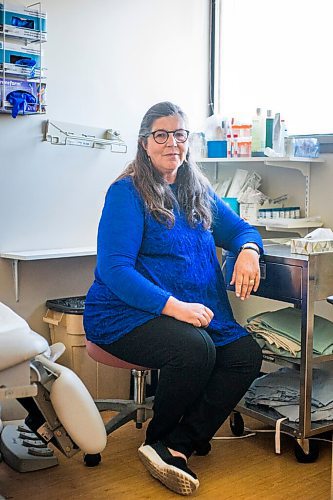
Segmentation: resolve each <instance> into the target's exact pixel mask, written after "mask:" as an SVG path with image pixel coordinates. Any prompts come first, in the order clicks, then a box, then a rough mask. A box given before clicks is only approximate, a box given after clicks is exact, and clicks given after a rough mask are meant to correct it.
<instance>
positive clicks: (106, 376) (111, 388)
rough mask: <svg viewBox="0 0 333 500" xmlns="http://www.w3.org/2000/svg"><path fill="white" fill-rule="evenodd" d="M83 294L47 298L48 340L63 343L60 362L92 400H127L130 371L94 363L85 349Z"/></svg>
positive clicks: (46, 321) (45, 317) (45, 319)
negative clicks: (74, 376)
mask: <svg viewBox="0 0 333 500" xmlns="http://www.w3.org/2000/svg"><path fill="white" fill-rule="evenodd" d="M84 303H85V297H68V298H62V299H54V300H48V301H47V302H46V306H47V307H48V310H47V312H46V314H45V316H44V317H43V321H44V322H45V323H48V325H49V328H50V336H51V342H52V343H55V342H62V343H63V344H64V345H65V346H66V351H65V352H64V354H63V355H62V356H61V357H60V358H59V363H60V364H62V365H64V366H67V367H68V368H70V369H72V370H73V371H74V372H75V373H76V374H77V375H78V376H79V377H80V379H81V380H82V382H83V383H84V384H85V386H86V387H87V389H88V390H89V392H90V394H91V395H92V397H93V398H94V399H104V398H120V399H126V398H128V397H129V393H130V375H131V374H130V370H123V369H121V368H113V367H111V366H106V365H103V364H101V363H97V362H96V361H94V360H93V359H92V358H90V357H89V355H88V354H87V351H86V344H85V332H84V328H83V310H84Z"/></svg>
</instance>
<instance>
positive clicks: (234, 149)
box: [232, 134, 238, 158]
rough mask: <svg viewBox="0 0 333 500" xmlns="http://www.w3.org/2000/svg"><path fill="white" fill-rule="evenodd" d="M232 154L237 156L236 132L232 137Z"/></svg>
mask: <svg viewBox="0 0 333 500" xmlns="http://www.w3.org/2000/svg"><path fill="white" fill-rule="evenodd" d="M232 156H233V158H238V134H233V137H232Z"/></svg>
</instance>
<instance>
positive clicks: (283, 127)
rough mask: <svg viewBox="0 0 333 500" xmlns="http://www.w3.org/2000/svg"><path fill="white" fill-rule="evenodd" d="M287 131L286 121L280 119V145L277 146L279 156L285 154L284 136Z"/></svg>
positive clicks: (285, 136)
mask: <svg viewBox="0 0 333 500" xmlns="http://www.w3.org/2000/svg"><path fill="white" fill-rule="evenodd" d="M287 135H288V132H287V127H286V122H285V120H281V130H280V146H279V153H280V154H281V156H286V138H287Z"/></svg>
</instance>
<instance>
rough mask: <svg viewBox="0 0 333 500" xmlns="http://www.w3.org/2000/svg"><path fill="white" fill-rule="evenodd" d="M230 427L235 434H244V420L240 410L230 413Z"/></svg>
mask: <svg viewBox="0 0 333 500" xmlns="http://www.w3.org/2000/svg"><path fill="white" fill-rule="evenodd" d="M229 424H230V429H231V432H232V433H233V435H234V436H243V434H244V420H243V417H242V415H241V414H240V413H239V412H238V411H233V412H232V413H231V415H230V421H229Z"/></svg>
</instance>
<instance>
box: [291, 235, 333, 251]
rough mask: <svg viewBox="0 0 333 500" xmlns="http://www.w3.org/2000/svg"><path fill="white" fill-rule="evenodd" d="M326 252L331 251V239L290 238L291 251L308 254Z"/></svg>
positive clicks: (332, 248)
mask: <svg viewBox="0 0 333 500" xmlns="http://www.w3.org/2000/svg"><path fill="white" fill-rule="evenodd" d="M326 252H333V240H324V239H322V240H310V239H308V238H293V239H292V240H291V253H300V254H303V255H310V254H313V253H326Z"/></svg>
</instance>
